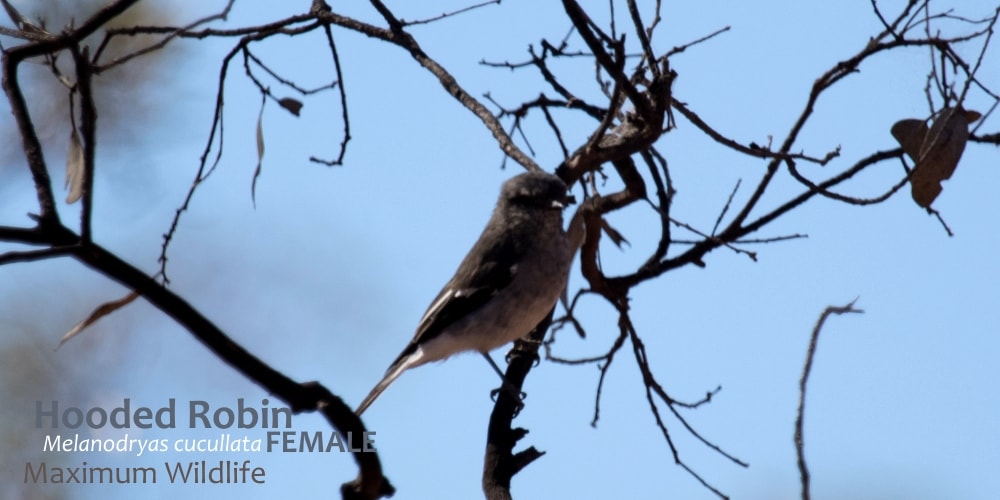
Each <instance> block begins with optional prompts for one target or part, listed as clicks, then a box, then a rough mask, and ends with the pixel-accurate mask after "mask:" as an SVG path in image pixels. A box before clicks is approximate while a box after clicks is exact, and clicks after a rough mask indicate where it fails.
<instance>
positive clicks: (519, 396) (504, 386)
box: [482, 352, 527, 416]
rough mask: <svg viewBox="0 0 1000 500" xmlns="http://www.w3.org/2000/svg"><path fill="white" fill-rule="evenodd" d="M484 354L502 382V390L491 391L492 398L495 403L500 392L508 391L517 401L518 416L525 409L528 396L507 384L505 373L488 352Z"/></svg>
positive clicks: (515, 412)
mask: <svg viewBox="0 0 1000 500" xmlns="http://www.w3.org/2000/svg"><path fill="white" fill-rule="evenodd" d="M482 354H483V357H484V358H486V361H488V362H489V363H490V366H492V367H493V370H494V371H495V372H497V375H499V376H500V381H501V382H500V388H498V389H493V390H492V391H490V397H491V398H492V399H493V400H494V401H496V398H497V395H498V394H499V393H500V391H507V394H510V395H511V396H513V397H514V400H515V401H517V408H516V409H515V410H514V415H515V416H516V415H517V414H518V413H520V412H521V408H524V402H523V400H524V398H525V397H527V394H526V393H524V392H523V391H519V390H517V388H516V387H514V386H513V385H512V384H510V383H509V382H507V377H506V376H505V375H504V373H503V371H502V370H500V367H499V366H497V364H496V362H495V361H493V358H492V357H491V356H490V354H489V353H488V352H484V353H482Z"/></svg>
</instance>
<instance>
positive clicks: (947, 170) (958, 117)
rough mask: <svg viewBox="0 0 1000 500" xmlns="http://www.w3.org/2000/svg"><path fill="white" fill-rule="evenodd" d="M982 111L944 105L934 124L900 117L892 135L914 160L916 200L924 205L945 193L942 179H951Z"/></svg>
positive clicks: (929, 203) (914, 193)
mask: <svg viewBox="0 0 1000 500" xmlns="http://www.w3.org/2000/svg"><path fill="white" fill-rule="evenodd" d="M980 116H981V115H980V114H979V113H978V112H975V111H966V110H964V109H962V108H944V109H942V110H941V111H940V112H939V113H938V114H937V116H936V117H935V118H934V122H933V124H932V125H931V126H930V128H928V127H927V124H926V123H925V120H916V119H907V120H900V121H898V122H896V123H895V124H894V125H893V126H892V136H893V137H895V138H896V141H898V142H899V144H900V146H902V147H903V151H904V152H905V153H906V154H907V155H908V156H909V157H910V158H911V159H913V162H914V167H913V172H912V173H911V174H910V187H911V191H912V196H913V201H915V202H917V205H920V206H921V207H924V208H930V206H931V203H933V202H934V200H935V199H936V198H937V197H938V195H939V194H941V190H942V187H941V182H942V181H944V180H946V179H950V178H951V176H952V174H953V173H955V169H956V168H957V167H958V161H959V160H960V159H961V158H962V153H963V152H964V151H965V143H966V142H968V140H969V122H970V121H974V120H976V119H978V118H979V117H980Z"/></svg>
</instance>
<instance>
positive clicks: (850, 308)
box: [794, 298, 864, 500]
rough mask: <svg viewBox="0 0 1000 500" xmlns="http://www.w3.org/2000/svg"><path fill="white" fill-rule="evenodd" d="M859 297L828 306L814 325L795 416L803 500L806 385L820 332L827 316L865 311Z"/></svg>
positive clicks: (806, 478)
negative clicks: (856, 306)
mask: <svg viewBox="0 0 1000 500" xmlns="http://www.w3.org/2000/svg"><path fill="white" fill-rule="evenodd" d="M857 301H858V299H856V298H855V299H854V300H852V301H851V302H849V303H848V304H847V305H845V306H840V307H837V306H828V307H827V308H826V310H824V311H823V314H821V315H820V316H819V319H818V320H817V321H816V326H815V327H813V331H812V336H811V337H810V338H809V349H808V351H806V362H805V366H803V367H802V378H801V379H800V380H799V409H798V412H797V416H796V417H795V437H794V440H795V452H796V456H797V457H798V465H799V477H800V480H801V484H802V500H809V468H808V466H807V464H806V457H805V438H804V437H803V434H802V428H803V418H804V416H805V407H806V386H807V384H808V382H809V374H810V373H811V372H812V364H813V358H814V357H815V356H816V345H817V343H818V342H819V332H820V330H822V328H823V323H825V322H826V318H828V317H830V315H832V314H838V315H840V314H848V313H863V312H864V311H862V310H861V309H855V308H854V303H855V302H857Z"/></svg>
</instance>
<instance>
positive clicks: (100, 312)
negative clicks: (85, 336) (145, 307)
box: [56, 292, 139, 349]
mask: <svg viewBox="0 0 1000 500" xmlns="http://www.w3.org/2000/svg"><path fill="white" fill-rule="evenodd" d="M138 297H139V293H138V292H131V293H129V294H128V295H126V296H124V297H122V298H120V299H118V300H112V301H111V302H105V303H104V304H101V305H99V306H97V309H94V311H93V312H91V313H90V316H87V317H86V318H85V319H84V320H83V321H81V322H79V323H77V324H76V326H74V327H73V328H72V329H70V331H68V332H66V335H63V336H62V338H61V339H59V345H58V346H56V349H58V348H60V347H62V345H63V344H65V343H66V342H67V341H68V340H69V339H71V338H73V337H76V335H77V334H78V333H80V332H82V331H83V330H84V329H86V328H87V327H88V326H90V325H93V324H94V323H96V322H97V320H99V319H101V318H103V317H105V316H107V315H109V314H111V313H113V312H115V311H117V310H119V309H121V308H122V307H125V306H127V305H128V304H130V303H131V302H132V301H133V300H135V299H136V298H138Z"/></svg>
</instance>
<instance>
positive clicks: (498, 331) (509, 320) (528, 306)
mask: <svg viewBox="0 0 1000 500" xmlns="http://www.w3.org/2000/svg"><path fill="white" fill-rule="evenodd" d="M574 202H575V200H574V198H573V196H572V195H570V194H569V193H568V192H567V188H566V184H565V183H563V181H562V180H561V179H560V178H559V177H557V176H555V175H552V174H549V173H546V172H534V171H532V172H526V173H522V174H519V175H516V176H514V177H511V178H510V179H509V180H507V181H506V182H504V184H503V186H502V187H501V189H500V197H499V199H498V200H497V204H496V207H495V208H494V209H493V214H492V216H491V217H490V219H489V221H488V222H487V224H486V227H485V228H484V229H483V232H482V234H481V235H480V236H479V239H478V240H477V241H476V243H475V244H473V246H472V249H471V250H469V252H468V254H466V256H465V258H464V259H463V260H462V262H461V263H460V264H459V266H458V270H456V271H455V275H454V276H453V277H452V278H451V280H449V281H448V282H447V283H446V284H445V285H444V287H443V288H442V289H441V291H440V292H439V293H438V295H437V297H436V298H435V299H434V300H433V301H432V302H431V304H430V306H429V307H428V308H427V311H426V312H425V313H424V315H423V317H422V318H421V319H420V322H419V323H418V325H417V328H416V332H415V333H414V335H413V339H412V340H410V343H409V344H407V345H406V348H404V349H403V351H402V352H401V353H400V354H399V356H397V357H396V359H395V361H393V362H392V364H391V365H390V366H389V369H388V370H386V373H385V376H384V377H383V378H382V380H380V381H379V383H378V384H376V385H375V387H374V388H373V389H372V390H371V392H370V393H369V394H368V396H367V397H365V399H364V400H363V401H362V402H361V404H360V405H359V406H358V409H357V411H356V412H355V413H356V414H357V415H358V416H360V415H361V414H362V413H364V411H365V410H366V409H368V407H369V406H370V405H371V404H372V402H374V401H375V399H376V398H378V396H379V395H380V394H382V392H383V391H385V389H386V388H387V387H389V385H390V384H392V382H393V381H395V380H396V378H398V377H399V376H400V375H401V374H402V373H403V372H404V371H406V370H409V369H411V368H415V367H417V366H420V365H423V364H426V363H429V362H432V361H443V360H444V359H446V358H448V357H450V356H452V355H454V354H457V353H460V352H466V351H478V352H480V353H482V354H483V355H484V356H485V357H486V359H487V360H489V361H490V364H492V365H493V367H494V368H497V367H496V364H495V363H493V360H492V359H491V358H490V357H489V352H490V351H492V350H494V349H496V348H498V347H501V346H503V345H505V344H508V343H510V342H513V341H515V340H517V339H519V338H521V337H523V336H525V335H527V334H528V333H529V332H531V330H532V329H533V328H534V327H535V326H536V325H538V323H540V322H541V321H542V320H543V319H544V318H545V317H546V316H547V315H548V314H549V312H550V311H552V309H553V308H554V307H555V303H556V300H557V299H558V298H559V296H560V294H561V293H562V291H563V290H564V288H565V287H566V281H567V279H568V275H569V269H570V264H571V263H572V260H573V251H572V250H571V245H570V242H569V240H568V238H567V235H566V232H565V231H564V229H563V218H562V212H563V209H564V208H565V207H566V206H568V205H569V204H572V203H574ZM497 370H498V371H499V369H498V368H497ZM501 377H502V375H501Z"/></svg>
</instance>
